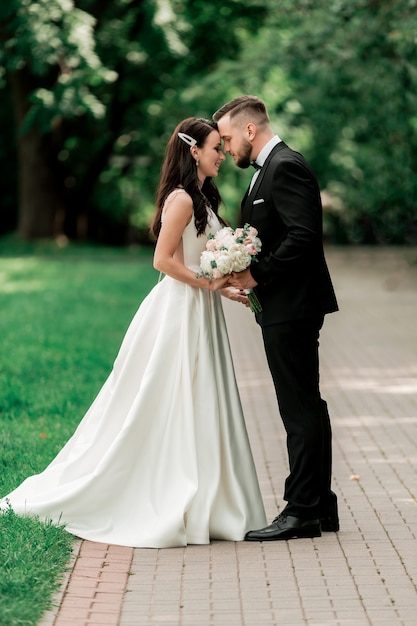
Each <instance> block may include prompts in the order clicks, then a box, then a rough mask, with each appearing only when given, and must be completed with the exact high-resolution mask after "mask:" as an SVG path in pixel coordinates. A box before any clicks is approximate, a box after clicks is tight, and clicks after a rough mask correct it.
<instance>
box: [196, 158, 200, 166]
mask: <svg viewBox="0 0 417 626" xmlns="http://www.w3.org/2000/svg"><path fill="white" fill-rule="evenodd" d="M195 164H196V165H197V167H198V166H199V165H200V159H196V160H195Z"/></svg>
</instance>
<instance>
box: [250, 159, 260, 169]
mask: <svg viewBox="0 0 417 626" xmlns="http://www.w3.org/2000/svg"><path fill="white" fill-rule="evenodd" d="M250 164H251V165H252V167H254V168H255V169H256V170H261V169H262V165H259V163H257V162H256V161H251V162H250Z"/></svg>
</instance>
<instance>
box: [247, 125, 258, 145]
mask: <svg viewBox="0 0 417 626" xmlns="http://www.w3.org/2000/svg"><path fill="white" fill-rule="evenodd" d="M246 133H247V136H248V139H249V141H253V140H254V139H255V136H256V124H254V123H253V122H249V124H247V125H246Z"/></svg>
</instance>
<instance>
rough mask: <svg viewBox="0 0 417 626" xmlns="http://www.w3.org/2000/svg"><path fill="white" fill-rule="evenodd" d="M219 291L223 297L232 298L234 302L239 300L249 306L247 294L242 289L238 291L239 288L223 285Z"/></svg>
mask: <svg viewBox="0 0 417 626" xmlns="http://www.w3.org/2000/svg"><path fill="white" fill-rule="evenodd" d="M220 293H221V294H222V296H224V297H225V298H229V300H234V302H241V303H242V304H244V305H245V306H250V305H249V298H248V296H247V295H246V294H245V292H244V291H240V289H236V288H235V287H223V289H222V290H221V292H220Z"/></svg>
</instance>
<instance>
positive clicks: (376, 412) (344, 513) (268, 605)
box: [42, 248, 417, 626]
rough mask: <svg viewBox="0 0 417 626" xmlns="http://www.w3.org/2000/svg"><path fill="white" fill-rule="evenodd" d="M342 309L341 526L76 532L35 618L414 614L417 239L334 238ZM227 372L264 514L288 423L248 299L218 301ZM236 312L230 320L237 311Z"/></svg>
mask: <svg viewBox="0 0 417 626" xmlns="http://www.w3.org/2000/svg"><path fill="white" fill-rule="evenodd" d="M327 257H328V261H329V265H330V268H331V273H332V276H333V279H334V282H335V287H336V290H337V295H338V298H339V303H340V307H341V311H340V312H339V313H337V314H334V315H331V316H328V318H327V320H326V323H325V327H324V329H323V332H322V342H321V363H322V365H321V375H322V392H323V396H324V397H325V398H326V399H327V401H328V404H329V408H330V411H331V415H332V422H333V435H334V488H335V490H336V491H337V493H338V496H339V508H340V511H339V512H340V518H341V531H340V532H339V533H337V534H335V533H326V534H324V535H323V536H322V537H321V538H317V539H298V540H294V541H288V542H273V543H264V544H262V543H244V542H242V543H231V542H213V543H212V544H211V545H210V546H189V547H187V548H177V549H169V550H150V549H135V550H133V549H130V548H120V547H117V546H107V545H103V544H96V543H91V542H80V544H78V549H79V553H78V557H77V558H76V559H75V566H74V568H73V570H72V573H70V574H69V575H68V576H67V579H66V580H65V581H64V583H63V586H62V591H61V593H60V595H59V597H58V598H57V599H56V602H57V604H58V605H60V608H59V610H58V612H57V614H55V613H54V612H51V613H48V614H47V615H46V616H45V617H44V620H43V622H42V626H87V625H92V624H96V625H97V624H99V625H103V626H105V625H109V624H111V625H114V626H116V625H117V626H166V625H171V626H187V625H188V626H234V625H236V626H281V625H285V626H287V625H294V626H301V625H304V624H307V625H309V626H325V625H332V626H339V625H340V626H368V625H370V626H374V625H378V626H379V625H381V626H382V625H384V626H385V625H386V626H397V625H398V626H414V625H415V624H417V617H416V615H417V541H416V536H417V502H416V495H417V264H415V265H410V263H408V261H407V260H405V259H408V260H410V259H413V258H414V259H416V260H417V250H414V251H413V250H396V249H376V250H364V249H350V248H349V249H329V250H328V253H327ZM225 308H226V315H227V317H228V319H229V320H230V319H231V317H232V316H233V323H231V324H230V335H231V343H232V349H233V352H234V355H235V363H236V373H237V377H238V382H239V386H240V389H241V394H242V401H243V405H244V409H245V415H246V418H247V425H248V430H249V435H250V438H251V442H252V446H253V451H254V456H255V461H256V465H257V468H258V474H259V479H260V482H261V488H262V493H263V496H264V501H265V506H266V509H267V515H268V519H269V520H271V519H272V518H273V517H275V515H276V514H277V510H278V509H280V508H282V506H283V504H284V503H283V502H282V500H281V495H282V488H283V481H284V478H285V476H286V471H287V469H286V468H287V457H286V447H285V437H284V432H283V428H282V425H281V422H280V420H279V419H277V410H276V401H275V396H274V392H273V389H272V384H271V380H270V377H269V373H268V371H267V367H266V363H265V358H264V355H263V348H262V341H261V337H260V332H259V329H258V328H257V326H256V324H254V322H253V319H252V316H251V314H250V313H249V311H245V310H244V309H243V307H239V306H237V305H234V304H233V303H230V305H229V303H227V306H226V307H225ZM237 316H239V323H236V321H237Z"/></svg>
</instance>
